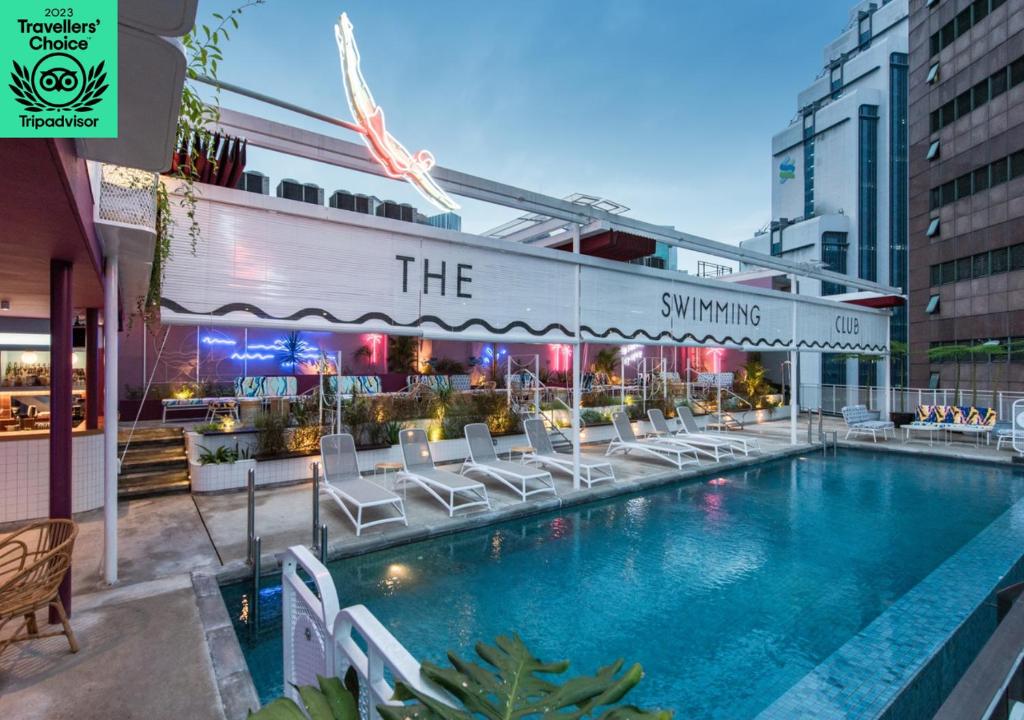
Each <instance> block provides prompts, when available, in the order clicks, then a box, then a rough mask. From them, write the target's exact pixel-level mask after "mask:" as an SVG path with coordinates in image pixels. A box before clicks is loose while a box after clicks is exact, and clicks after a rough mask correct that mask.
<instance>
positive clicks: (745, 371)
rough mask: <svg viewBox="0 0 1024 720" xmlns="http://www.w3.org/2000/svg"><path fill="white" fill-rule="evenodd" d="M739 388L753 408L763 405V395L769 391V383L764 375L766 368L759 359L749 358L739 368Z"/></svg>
mask: <svg viewBox="0 0 1024 720" xmlns="http://www.w3.org/2000/svg"><path fill="white" fill-rule="evenodd" d="M739 384H740V388H741V389H742V391H743V394H744V395H745V396H746V398H747V400H748V401H749V402H750V404H751V405H753V406H754V407H755V408H760V407H764V404H765V402H764V401H765V395H768V394H769V393H770V392H771V389H772V388H771V385H770V384H769V383H768V379H767V377H766V370H765V367H764V365H762V364H761V361H760V360H755V359H754V358H750V359H749V360H747V362H746V364H745V365H744V366H743V368H742V369H741V370H740V378H739Z"/></svg>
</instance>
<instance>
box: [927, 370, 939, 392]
mask: <svg viewBox="0 0 1024 720" xmlns="http://www.w3.org/2000/svg"><path fill="white" fill-rule="evenodd" d="M928 389H929V390H938V389H939V374H938V373H937V372H933V373H929V374H928Z"/></svg>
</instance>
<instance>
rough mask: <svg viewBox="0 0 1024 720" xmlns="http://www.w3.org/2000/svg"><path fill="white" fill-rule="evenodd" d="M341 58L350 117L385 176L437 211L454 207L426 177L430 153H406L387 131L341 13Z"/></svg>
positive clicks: (338, 34) (431, 160) (349, 25)
mask: <svg viewBox="0 0 1024 720" xmlns="http://www.w3.org/2000/svg"><path fill="white" fill-rule="evenodd" d="M334 37H335V39H336V40H337V42H338V54H339V55H340V57H341V74H342V77H343V79H344V81H345V91H346V98H347V99H348V105H349V109H350V110H351V111H352V117H354V118H355V120H356V124H357V125H358V126H359V128H360V131H361V134H362V136H363V142H365V143H366V147H367V148H368V149H369V151H370V154H371V155H373V158H374V159H375V160H376V161H377V162H378V163H380V165H381V167H382V168H384V173H385V174H386V175H387V176H388V177H392V178H395V179H398V180H405V181H406V182H408V183H409V184H411V185H412V186H413V187H414V188H416V191H417V192H419V194H420V195H422V196H423V197H424V199H426V200H427V201H429V202H430V203H431V204H433V205H435V206H436V207H438V208H440V209H441V210H458V209H459V206H458V204H457V203H456V202H455V201H454V200H452V199H451V198H450V197H449V196H448V194H447V193H445V191H444V190H442V189H441V187H440V186H439V185H438V184H437V183H436V182H435V181H434V178H432V177H431V176H430V169H431V168H433V167H434V164H435V162H434V156H433V155H432V154H431V153H430V152H429V151H428V150H420V151H418V152H416V153H415V154H414V153H410V152H409V151H408V150H406V149H405V146H403V145H402V143H400V142H398V140H397V139H396V138H395V136H394V135H392V134H391V133H389V132H388V131H387V127H386V125H385V122H384V110H383V109H382V108H381V107H380V105H378V104H377V102H376V101H375V100H374V99H373V95H372V93H370V88H369V86H368V85H367V84H366V79H365V78H364V77H363V72H362V70H361V69H360V67H359V48H358V47H357V46H356V39H355V35H354V34H353V32H352V22H351V21H350V20H349V19H348V15H346V14H345V13H342V14H341V17H340V18H339V19H338V24H337V25H335V27H334Z"/></svg>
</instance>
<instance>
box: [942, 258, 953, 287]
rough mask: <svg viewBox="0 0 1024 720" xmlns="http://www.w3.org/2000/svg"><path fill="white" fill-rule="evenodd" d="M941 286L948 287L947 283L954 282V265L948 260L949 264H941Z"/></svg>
mask: <svg viewBox="0 0 1024 720" xmlns="http://www.w3.org/2000/svg"><path fill="white" fill-rule="evenodd" d="M941 267H942V284H943V285H948V284H949V283H954V282H956V263H955V262H953V261H952V260H950V261H949V262H944V263H942V266H941Z"/></svg>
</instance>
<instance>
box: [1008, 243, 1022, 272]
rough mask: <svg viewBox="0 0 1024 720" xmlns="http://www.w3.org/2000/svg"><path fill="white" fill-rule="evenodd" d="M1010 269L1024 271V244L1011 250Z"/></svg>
mask: <svg viewBox="0 0 1024 720" xmlns="http://www.w3.org/2000/svg"><path fill="white" fill-rule="evenodd" d="M1010 269H1011V270H1024V243H1020V244H1019V245H1014V246H1013V247H1011V248H1010Z"/></svg>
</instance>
